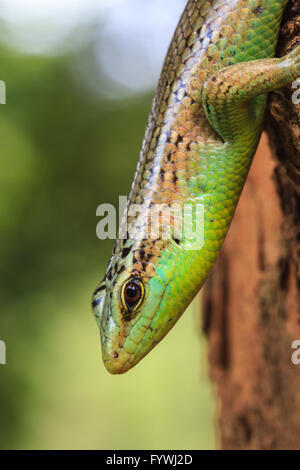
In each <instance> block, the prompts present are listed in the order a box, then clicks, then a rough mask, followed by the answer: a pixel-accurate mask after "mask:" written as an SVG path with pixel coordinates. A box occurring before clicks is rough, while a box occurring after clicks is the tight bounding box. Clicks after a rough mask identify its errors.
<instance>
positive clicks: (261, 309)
mask: <svg viewBox="0 0 300 470" xmlns="http://www.w3.org/2000/svg"><path fill="white" fill-rule="evenodd" d="M297 41H298V43H299V41H300V0H292V1H290V4H289V5H288V7H287V14H286V16H285V19H284V22H283V26H282V30H281V36H280V40H279V48H278V53H279V55H283V54H285V53H286V52H287V51H289V50H290V49H291V48H292V47H293V46H294V45H295V44H296V43H297ZM294 91H295V90H292V89H291V88H289V89H284V90H280V91H278V92H276V93H273V94H272V95H271V97H270V101H269V110H268V116H267V120H266V129H267V132H268V134H269V139H270V142H272V145H271V149H272V151H271V150H270V146H269V144H268V139H267V134H266V133H264V135H263V138H262V141H261V143H260V146H259V149H258V152H257V154H256V156H255V159H254V162H253V165H252V168H251V171H250V173H249V177H248V180H247V183H246V186H245V188H244V191H243V194H242V197H241V199H240V202H239V204H238V207H237V211H236V213H235V216H234V220H233V223H232V225H231V228H230V231H229V234H228V237H227V239H226V242H225V244H224V247H223V249H222V251H221V254H220V257H219V259H218V262H217V263H216V266H215V268H214V270H213V272H212V274H211V276H210V277H209V279H208V281H207V283H206V286H205V289H204V295H203V328H204V331H205V333H206V335H207V338H208V343H209V362H210V374H211V378H212V381H213V382H214V384H215V385H216V393H217V400H218V423H219V426H218V429H219V436H218V439H219V443H220V447H221V448H223V449H300V364H299V365H295V364H294V363H293V362H292V360H291V358H292V353H293V351H294V350H293V349H292V343H293V342H294V341H295V340H300V127H299V123H300V105H295V104H293V103H292V93H293V92H294ZM299 97H300V94H299Z"/></svg>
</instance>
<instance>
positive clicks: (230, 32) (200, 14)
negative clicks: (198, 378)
mask: <svg viewBox="0 0 300 470" xmlns="http://www.w3.org/2000/svg"><path fill="white" fill-rule="evenodd" d="M286 3H287V0H281V1H279V0H211V1H205V0H190V1H188V3H187V6H186V8H185V10H184V13H183V15H182V17H181V20H180V22H179V25H178V27H177V29H176V32H175V35H174V38H173V40H172V42H171V45H170V48H169V51H168V54H167V57H166V60H165V64H164V67H163V70H162V74H161V77H160V80H159V84H158V89H157V93H156V96H155V98H154V101H153V107H152V111H151V114H150V118H149V123H148V127H147V130H146V135H145V139H144V143H143V147H142V151H141V154H140V159H139V162H138V167H137V170H136V175H135V178H134V182H133V186H132V189H131V193H130V197H129V205H128V208H130V207H132V204H141V205H142V207H143V211H142V213H141V214H140V216H139V217H129V223H131V222H132V224H133V225H132V230H133V232H131V233H130V238H127V239H125V240H123V239H118V240H117V241H116V243H115V246H114V251H113V255H112V257H111V259H110V262H109V265H108V269H107V273H106V276H105V278H104V280H103V281H102V282H101V283H100V285H99V286H98V288H97V289H96V291H95V293H94V296H93V309H94V314H95V316H96V319H97V322H98V325H99V327H100V332H101V343H102V354H103V360H104V363H105V366H106V368H107V370H108V371H109V372H111V373H113V374H116V373H124V372H126V371H127V370H129V369H130V368H132V367H133V366H134V365H135V364H137V363H138V362H139V361H140V360H141V359H142V358H143V357H144V356H145V355H146V354H147V353H148V352H149V351H150V350H151V349H152V348H153V347H154V346H155V345H156V344H157V343H158V342H159V341H160V340H161V339H162V338H163V337H164V336H165V335H166V333H167V332H168V331H169V330H170V329H171V328H172V326H173V325H174V324H175V323H176V321H177V320H178V318H179V317H180V316H181V314H182V313H183V312H184V310H185V309H186V307H187V306H188V305H189V303H190V302H191V301H192V299H193V297H194V296H195V295H196V293H197V292H198V291H199V289H200V287H201V286H202V284H203V282H204V281H205V279H206V277H207V275H208V273H209V271H210V269H211V267H212V266H213V264H214V261H215V259H216V257H217V255H218V253H219V251H220V248H221V245H222V243H223V241H224V238H225V236H226V233H227V230H228V228H229V225H230V222H231V220H232V217H233V214H234V210H235V208H236V205H237V202H238V199H239V197H240V193H241V191H242V188H243V185H244V182H245V179H246V177H247V173H248V170H249V166H250V164H251V160H252V158H253V155H254V153H255V150H256V148H257V144H258V141H259V138H260V135H261V131H262V125H263V119H264V113H265V108H266V99H267V93H268V92H269V91H272V90H274V89H276V88H279V87H282V86H286V85H288V84H289V83H291V82H292V81H293V80H294V79H295V78H296V77H297V76H298V75H300V66H299V62H300V60H299V57H300V48H299V46H298V47H297V48H295V49H294V51H293V52H292V53H290V54H289V55H288V56H286V57H284V58H282V59H273V58H272V57H274V54H275V48H276V43H277V37H278V32H279V26H280V22H281V19H282V14H283V11H284V8H285V6H286ZM174 202H178V203H181V204H182V203H186V202H189V203H193V204H196V203H199V204H202V205H203V206H204V245H203V247H202V248H201V249H198V250H189V240H187V238H185V237H183V238H182V239H181V240H177V239H176V238H175V237H173V238H171V239H170V240H163V239H162V237H161V238H160V239H157V240H151V239H144V240H140V241H137V240H136V237H135V235H136V234H137V233H140V231H141V230H142V229H143V228H145V225H146V223H147V217H146V211H147V208H149V207H152V206H153V204H155V203H156V204H157V203H159V204H166V205H167V206H168V207H170V206H171V205H172V204H173V203H174ZM161 222H163V223H164V219H163V220H162V221H161V220H160V223H161ZM192 223H193V224H194V223H195V220H194V219H193V221H192ZM193 226H194V225H193ZM245 269H246V267H245ZM130 280H137V282H138V284H139V286H140V290H139V294H140V298H139V302H138V305H137V307H134V308H133V309H131V308H128V305H127V304H126V301H125V300H124V292H125V291H126V293H127V285H128V284H127V283H128V282H129V281H130ZM124 289H125V291H124ZM126 295H127V294H126ZM130 305H131V304H130Z"/></svg>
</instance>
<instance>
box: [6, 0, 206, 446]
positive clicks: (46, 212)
mask: <svg viewBox="0 0 300 470" xmlns="http://www.w3.org/2000/svg"><path fill="white" fill-rule="evenodd" d="M11 1H12V0H11ZM13 3H14V2H12V3H11V2H10V7H9V8H10V10H9V8H8V6H7V5H8V3H6V2H4V3H2V5H1V4H0V6H1V7H2V10H1V9H0V19H1V21H0V30H1V35H0V39H1V45H0V71H1V73H0V79H1V80H4V81H5V82H6V86H7V104H6V105H1V107H0V111H1V113H0V142H1V172H0V180H1V195H2V197H1V199H0V210H1V218H0V220H1V236H2V240H1V244H0V250H1V254H0V259H1V264H0V269H1V316H0V339H1V340H4V341H5V342H6V345H7V364H6V365H1V366H0V413H1V426H0V447H1V448H2V449H13V448H15V449H16V448H17V449H32V448H37V449H48V448H57V449H64V448H66V449H85V448H96V449H129V448H132V449H151V448H152V449H166V448H169V449H210V448H213V446H214V435H213V411H214V410H213V400H212V391H211V387H210V383H209V380H208V378H207V366H206V352H205V342H204V339H203V338H199V326H197V324H196V321H198V320H197V317H198V316H199V312H198V309H197V308H196V307H195V305H192V306H191V307H190V309H189V310H188V311H187V312H186V313H185V315H184V316H183V318H182V319H181V321H180V322H179V323H178V325H177V326H176V327H175V328H174V330H173V331H171V333H170V334H169V335H168V336H167V338H166V339H165V340H164V341H163V342H162V343H161V344H160V345H159V346H158V347H157V348H156V349H155V350H154V351H153V352H152V353H151V354H150V355H149V356H148V357H147V358H145V359H144V360H143V361H142V363H141V364H139V365H138V366H137V367H136V368H134V369H133V370H132V371H130V372H129V373H128V374H125V375H123V376H110V375H109V374H108V373H107V372H106V370H105V369H104V366H103V365H102V361H101V355H100V341H99V333H98V329H97V326H96V323H95V321H94V319H93V316H92V314H91V310H90V297H91V293H92V291H93V289H94V287H95V286H96V285H97V283H98V281H99V280H100V278H101V277H102V275H103V272H104V270H105V268H106V263H107V261H108V259H109V256H110V252H111V249H112V245H113V241H100V240H98V239H97V238H96V233H95V229H96V223H97V218H96V215H95V213H96V207H97V206H98V205H99V204H101V203H103V202H107V203H113V204H117V203H118V196H119V195H125V194H128V192H129V189H130V185H131V181H132V177H133V173H134V169H135V166H136V163H137V158H138V153H139V150H140V146H141V142H142V139H143V134H144V130H145V126H146V123H147V116H148V113H149V110H150V106H151V100H152V96H153V87H154V84H155V82H156V80H157V78H158V74H159V68H160V67H161V62H162V59H163V56H164V54H165V52H166V48H167V45H168V41H169V40H170V37H171V34H172V30H173V29H174V26H175V24H176V22H177V21H178V18H179V15H180V12H181V10H182V8H183V5H184V3H185V2H184V0H178V1H176V2H170V1H169V0H168V1H166V2H165V0H164V2H161V1H158V0H156V1H152V0H145V2H140V4H139V7H138V6H137V5H138V4H137V2H136V1H134V0H123V1H121V0H120V1H119V2H118V0H114V1H113V2H111V4H110V5H109V2H108V3H107V2H104V0H102V2H101V1H99V2H93V1H89V2H88V1H87V2H86V3H85V7H84V8H85V10H84V12H83V11H82V10H81V8H83V7H82V6H81V3H82V2H79V0H78V1H77V2H74V3H73V4H72V3H70V2H68V1H67V0H65V1H64V2H62V3H60V4H59V2H55V1H54V2H53V1H52V2H51V5H52V10H51V11H50V14H49V11H48V10H47V5H48V4H50V2H44V10H43V6H41V4H43V2H41V4H40V6H39V7H37V3H35V2H30V1H29V2H27V9H26V2H20V3H19V4H18V5H19V7H20V6H21V4H22V5H23V8H24V9H23V10H22V8H20V9H19V10H18V12H17V13H16V10H15V13H14V11H13ZM62 4H63V7H64V8H65V10H62ZM99 4H100V6H102V8H99ZM162 4H163V6H162ZM171 4H172V12H170V6H171ZM55 5H57V11H56V10H55V8H54V6H55ZM48 6H49V5H48ZM87 6H88V11H87V9H86V7H87ZM106 7H107V8H106ZM121 7H122V8H123V10H122V9H121ZM30 8H31V11H30ZM37 8H39V9H38V10H37ZM74 8H75V9H76V8H77V10H78V11H77V13H78V14H77V16H76V17H75V19H74V21H73V22H72V23H70V21H69V22H66V23H64V22H63V21H62V19H63V18H64V17H65V18H69V17H70V12H72V13H73V14H74V11H73V10H74ZM147 9H148V10H147ZM160 9H162V10H163V11H162V12H161V15H159V13H160ZM120 11H121V12H122V11H123V14H121V13H120ZM37 13H38V14H37ZM84 13H86V14H84ZM135 13H136V16H135ZM150 13H151V14H150ZM68 14H69V16H68ZM47 15H48V16H47ZM64 15H65V16H64ZM116 15H117V16H118V18H119V20H118V22H117V23H114V21H115V18H116ZM143 15H146V16H147V18H149V21H148V23H147V24H144V25H142V26H143V27H142V28H141V20H140V18H143V17H144V16H143ZM151 15H152V16H151ZM73 16H74V15H73ZM158 16H159V17H160V23H159V25H158V29H157V28H156V29H153V25H154V23H156V19H158ZM151 18H152V19H151ZM109 21H111V23H109ZM151 21H152V26H151ZM134 25H136V28H137V29H134ZM166 25H167V26H168V28H166ZM37 26H38V27H37ZM58 26H59V27H58ZM156 26H157V25H156ZM159 28H160V29H159ZM152 29H153V37H152V36H150V33H151V31H152ZM118 31H119V36H118ZM135 31H138V33H137V34H139V35H140V36H138V38H137V39H136V40H135V37H134V32H135ZM163 32H164V35H163V36H162V33H163ZM124 38H125V39H124ZM141 38H142V39H144V43H143V41H142V39H141ZM120 45H123V49H122V48H121V49H118V47H119V46H120ZM137 45H138V46H139V49H138V50H137V49H136V46H137ZM131 46H132V47H131ZM139 54H140V55H139ZM153 56H154V57H156V59H155V60H154V61H153V60H152V59H153ZM122 57H123V62H122V60H121V58H122ZM110 59H112V61H111V62H110ZM142 60H144V62H143V61H142ZM122 67H123V68H122ZM139 71H141V77H140V75H139ZM114 74H115V75H114ZM118 77H119V78H120V80H118ZM135 80H136V81H135Z"/></svg>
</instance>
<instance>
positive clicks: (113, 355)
mask: <svg viewBox="0 0 300 470" xmlns="http://www.w3.org/2000/svg"><path fill="white" fill-rule="evenodd" d="M111 357H112V359H118V357H119V353H118V351H112V353H111Z"/></svg>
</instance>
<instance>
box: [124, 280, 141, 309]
mask: <svg viewBox="0 0 300 470" xmlns="http://www.w3.org/2000/svg"><path fill="white" fill-rule="evenodd" d="M143 297H144V286H143V283H142V282H141V281H140V280H139V279H129V280H128V281H126V282H125V284H124V286H123V288H122V302H123V304H124V307H125V308H126V310H127V311H129V312H132V311H134V310H136V309H137V308H138V307H139V305H140V304H141V303H142V301H143Z"/></svg>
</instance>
